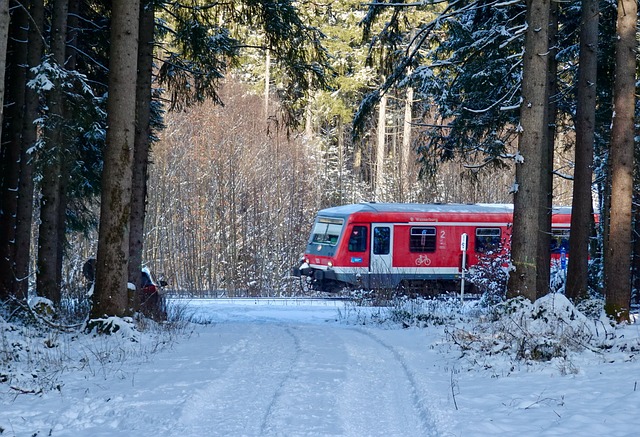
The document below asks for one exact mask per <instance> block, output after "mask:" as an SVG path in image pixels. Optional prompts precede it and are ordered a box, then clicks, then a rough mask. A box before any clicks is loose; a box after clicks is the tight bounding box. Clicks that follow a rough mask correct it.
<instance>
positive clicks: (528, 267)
mask: <svg viewBox="0 0 640 437" xmlns="http://www.w3.org/2000/svg"><path fill="white" fill-rule="evenodd" d="M549 11H550V7H549V0H528V1H527V16H526V20H527V23H528V29H527V32H526V36H525V53H524V63H523V78H522V98H523V102H522V105H521V108H520V125H521V133H520V138H519V154H520V156H521V159H519V160H518V161H517V164H516V183H517V189H516V192H515V196H514V213H513V234H512V243H511V259H512V264H513V268H514V270H512V271H511V272H510V274H509V283H508V293H507V296H508V297H510V298H511V297H516V296H524V297H526V298H528V299H529V300H531V301H534V300H535V299H536V298H537V295H538V292H539V291H542V290H546V289H547V288H548V287H549V283H548V281H547V282H544V281H545V278H547V279H548V277H549V264H548V263H546V262H545V261H544V259H540V253H541V251H542V249H543V248H542V247H540V246H541V244H542V241H547V243H546V249H547V250H548V238H541V237H542V236H541V233H543V234H546V236H547V237H548V233H547V232H545V229H543V226H542V223H545V220H546V216H547V214H548V209H547V195H548V193H547V186H548V185H547V184H546V183H545V179H546V177H547V173H548V168H547V165H548V164H547V162H546V160H545V159H546V157H547V154H546V153H545V148H546V147H547V135H548V119H549V116H548V103H549V99H548V97H549V91H548V88H549V83H548V80H547V72H548V71H549V59H548V50H549V47H548V46H549ZM545 271H546V274H545Z"/></svg>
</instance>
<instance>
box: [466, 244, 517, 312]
mask: <svg viewBox="0 0 640 437" xmlns="http://www.w3.org/2000/svg"><path fill="white" fill-rule="evenodd" d="M508 263H509V255H508V254H506V253H503V254H500V253H495V252H487V253H485V254H482V255H480V256H479V257H478V263H477V264H476V265H475V266H474V267H473V269H471V270H470V271H469V275H468V276H467V279H468V280H469V282H471V283H472V284H473V285H474V287H475V288H476V290H477V292H478V293H480V294H481V296H482V297H481V300H480V302H481V304H482V305H483V306H490V305H495V304H497V303H498V302H502V301H503V300H504V298H505V292H506V289H507V280H508V279H509V274H508V272H507V269H506V268H505V267H504V266H506V265H508Z"/></svg>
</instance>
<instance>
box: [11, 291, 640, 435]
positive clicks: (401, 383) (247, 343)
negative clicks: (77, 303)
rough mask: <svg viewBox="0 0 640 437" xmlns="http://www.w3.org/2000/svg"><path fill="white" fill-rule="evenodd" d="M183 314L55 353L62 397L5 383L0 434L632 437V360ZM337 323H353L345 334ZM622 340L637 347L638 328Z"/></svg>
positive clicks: (300, 320)
mask: <svg viewBox="0 0 640 437" xmlns="http://www.w3.org/2000/svg"><path fill="white" fill-rule="evenodd" d="M188 305H189V309H190V310H194V311H196V314H198V312H199V314H200V316H199V317H200V319H201V320H206V321H208V322H209V323H210V324H208V325H198V326H196V327H195V328H194V329H195V330H194V332H193V334H192V335H191V336H190V337H189V338H180V339H179V341H178V342H177V343H174V344H172V345H171V347H170V348H167V349H165V350H164V351H162V352H157V353H154V354H148V353H145V354H142V355H141V356H127V354H128V353H129V352H127V349H126V347H123V345H122V342H120V343H118V342H115V343H111V345H110V346H108V345H107V343H106V340H105V339H104V338H99V339H92V338H90V337H85V336H78V337H77V338H76V339H75V340H73V342H70V343H68V344H67V345H66V346H65V345H64V343H62V344H61V346H58V347H56V348H53V349H50V353H51V361H52V362H57V361H58V358H57V355H56V354H59V355H60V363H61V366H62V367H61V368H60V370H59V372H60V375H52V376H55V377H56V378H57V380H59V381H61V382H62V384H61V386H60V390H59V391H58V390H50V391H48V392H46V393H44V394H39V395H20V394H16V392H15V391H14V390H12V389H10V388H9V387H8V386H7V385H0V388H2V390H3V391H2V392H0V435H2V436H3V437H4V436H5V435H6V436H53V437H60V436H69V437H72V436H73V437H76V436H78V437H85V436H86V437H89V436H91V437H107V436H109V437H111V436H127V437H129V436H151V437H164V436H179V437H191V436H194V437H195V436H198V437H200V436H285V437H288V436H292V437H295V436H300V437H304V436H309V437H319V436H402V437H412V436H416V437H418V436H427V437H428V436H433V437H436V436H445V437H463V436H464V437H476V436H477V437H484V436H487V435H498V434H500V435H509V436H512V435H513V436H516V435H523V436H525V435H526V436H529V435H536V436H548V437H552V436H553V437H555V436H565V435H580V436H589V437H591V436H593V437H596V436H597V437H600V436H603V435H607V436H616V437H631V436H636V435H638V426H637V423H638V421H637V417H639V416H640V389H639V388H640V379H639V376H640V366H639V365H638V361H637V359H636V358H634V356H633V354H631V355H625V354H617V355H615V354H614V355H610V356H609V358H608V360H607V361H606V362H602V363H600V362H599V358H598V357H597V356H588V355H584V356H575V357H573V358H572V361H570V362H568V363H561V362H552V363H549V365H547V366H541V367H531V366H528V365H526V364H522V363H513V362H512V361H509V360H507V359H506V358H504V357H500V356H494V357H485V356H483V355H469V356H465V357H464V358H463V359H461V358H460V352H459V351H457V350H456V348H454V347H452V349H451V351H450V353H447V352H446V349H447V348H448V347H451V345H450V344H448V343H447V342H446V341H444V342H443V339H444V338H445V336H444V335H443V329H444V327H441V326H440V327H438V326H431V327H428V328H424V329H398V328H397V327H393V328H392V329H384V328H382V327H380V326H379V325H375V324H373V325H369V324H367V325H366V326H362V324H361V322H362V315H363V314H365V315H366V316H365V319H366V318H367V317H368V320H371V318H374V317H375V314H374V313H375V311H376V309H375V308H370V309H366V310H365V309H359V308H350V307H347V306H345V305H344V304H342V303H335V304H333V305H331V304H328V303H325V302H321V303H317V302H316V303H313V304H309V303H308V302H303V303H300V302H294V303H291V302H287V301H283V302H280V301H273V302H252V301H244V302H240V303H238V302H232V301H222V300H219V301H215V302H213V301H209V302H207V301H204V300H203V301H193V302H189V304H188ZM319 305H326V307H322V306H319ZM366 311H369V313H366ZM345 316H347V318H349V320H350V321H351V323H352V324H350V325H347V324H343V323H340V320H343V319H342V318H341V317H345ZM338 319H340V320H338ZM624 335H625V336H626V337H627V338H638V337H640V327H638V325H637V324H636V325H632V326H629V327H628V328H627V329H626V330H625V333H624ZM34 341H35V340H34ZM103 341H105V344H104V345H103V344H102V342H103ZM638 344H640V343H638ZM89 346H90V347H91V348H92V349H91V351H90V352H89V351H88V350H89V349H88V347H89ZM151 346H153V345H151ZM72 347H73V348H74V350H73V351H72ZM83 348H86V349H83ZM63 356H65V357H66V358H65V360H67V361H64V360H63V359H62V357H63ZM82 357H85V358H86V359H85V358H82ZM78 358H82V359H81V360H80V361H78ZM123 358H124V361H122V359H123ZM489 358H491V360H489ZM69 360H71V361H72V362H73V363H74V364H73V367H71V364H69V368H66V366H67V365H68V364H67V363H69ZM594 360H596V361H594ZM562 366H564V367H562ZM566 366H569V370H572V371H571V372H568V374H565V373H566V372H565V370H566V369H567V367H566ZM78 367H81V369H78ZM25 369H26V367H25ZM573 369H575V370H573ZM54 370H55V369H54ZM40 377H42V376H40Z"/></svg>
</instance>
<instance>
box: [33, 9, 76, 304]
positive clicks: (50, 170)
mask: <svg viewBox="0 0 640 437" xmlns="http://www.w3.org/2000/svg"><path fill="white" fill-rule="evenodd" d="M68 7H69V3H68V0H55V1H54V3H53V12H52V17H51V38H50V47H51V54H52V56H53V60H54V62H56V63H57V64H58V65H59V66H60V68H62V67H63V66H64V62H65V48H66V39H67V15H68ZM56 85H57V86H55V87H54V88H53V90H52V91H51V94H50V97H49V101H48V102H47V103H48V106H49V114H48V115H49V121H48V123H47V125H48V126H47V128H46V129H45V132H44V135H45V141H44V143H45V147H44V150H43V155H44V159H45V160H46V161H45V162H46V165H45V166H44V170H43V174H42V182H41V187H40V191H41V199H40V227H39V230H38V272H37V276H36V286H37V292H38V295H39V296H44V297H46V298H48V299H50V300H52V301H53V302H54V303H59V302H60V300H61V297H62V296H61V289H60V287H61V283H60V279H61V271H60V269H59V268H58V265H59V262H58V260H59V258H58V257H59V251H60V250H61V248H60V247H59V232H60V229H59V228H60V226H64V222H62V223H60V208H61V205H60V192H61V183H62V178H63V176H62V159H63V147H64V140H63V134H62V124H63V120H64V93H63V91H62V89H61V87H60V86H59V85H60V84H56Z"/></svg>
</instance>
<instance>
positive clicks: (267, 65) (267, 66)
mask: <svg viewBox="0 0 640 437" xmlns="http://www.w3.org/2000/svg"><path fill="white" fill-rule="evenodd" d="M265 58H266V59H265V61H264V121H265V122H268V121H269V93H270V92H271V89H270V85H271V50H269V49H267V53H266V55H265Z"/></svg>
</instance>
